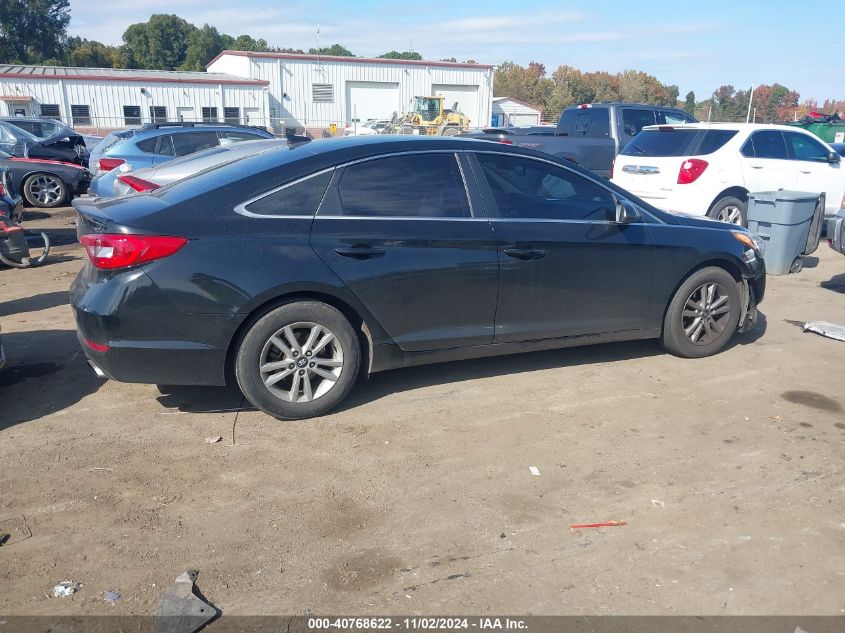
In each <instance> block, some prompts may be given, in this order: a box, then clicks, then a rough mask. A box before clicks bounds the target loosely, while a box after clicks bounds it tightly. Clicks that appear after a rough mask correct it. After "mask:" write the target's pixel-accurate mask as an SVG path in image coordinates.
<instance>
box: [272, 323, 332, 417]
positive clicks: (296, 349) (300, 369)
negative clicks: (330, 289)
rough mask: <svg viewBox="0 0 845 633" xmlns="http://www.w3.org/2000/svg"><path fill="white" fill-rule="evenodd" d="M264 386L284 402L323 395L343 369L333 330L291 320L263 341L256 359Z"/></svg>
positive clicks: (306, 400)
mask: <svg viewBox="0 0 845 633" xmlns="http://www.w3.org/2000/svg"><path fill="white" fill-rule="evenodd" d="M258 369H259V372H260V374H261V380H262V381H263V382H264V386H265V387H267V389H268V390H269V391H270V392H271V393H272V394H273V395H274V396H276V397H277V398H280V399H282V400H284V401H286V402H311V401H312V400H316V399H317V398H320V397H322V396H324V395H326V394H327V393H328V392H329V391H330V390H331V389H332V388H334V386H335V385H336V384H337V380H338V378H340V374H341V372H342V371H343V350H342V349H341V347H340V343H339V342H338V340H337V337H336V336H335V335H334V333H333V332H332V331H331V330H329V329H328V328H326V327H324V326H322V325H320V324H318V323H312V322H309V321H301V322H298V323H291V324H290V325H286V326H285V327H283V328H281V329H280V330H278V331H277V332H276V333H275V334H273V335H272V336H271V337H270V338H269V340H268V341H267V342H266V343H265V344H264V348H263V349H262V350H261V356H260V357H259V361H258Z"/></svg>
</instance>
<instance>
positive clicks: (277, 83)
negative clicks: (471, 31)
mask: <svg viewBox="0 0 845 633" xmlns="http://www.w3.org/2000/svg"><path fill="white" fill-rule="evenodd" d="M208 70H209V71H210V72H215V73H226V74H227V75H234V76H238V77H244V78H248V79H253V80H262V81H265V82H267V83H268V93H269V108H270V116H271V117H272V118H274V119H276V118H278V119H280V121H279V124H278V125H279V126H281V127H314V126H316V127H327V126H329V125H331V124H332V123H334V124H336V125H338V126H342V125H344V124H346V123H350V122H352V121H354V120H356V119H357V120H360V121H366V120H367V119H388V118H390V116H391V115H392V114H393V112H399V113H402V112H405V111H407V110H408V107H409V105H410V103H411V101H412V100H413V98H414V97H417V96H437V95H443V96H444V97H445V104H446V107H452V105H453V104H454V103H455V102H457V103H458V109H459V110H461V111H462V112H463V113H464V114H465V115H466V116H468V117H469V119H470V125H471V126H472V127H486V126H488V125H490V117H491V113H492V99H493V67H492V66H487V65H483V64H460V63H455V62H433V61H413V60H412V61H409V60H399V59H368V58H361V57H326V56H317V55H297V54H288V53H254V52H247V51H223V52H222V53H220V54H219V55H218V56H217V57H216V58H214V59H213V60H212V61H211V63H209V65H208Z"/></svg>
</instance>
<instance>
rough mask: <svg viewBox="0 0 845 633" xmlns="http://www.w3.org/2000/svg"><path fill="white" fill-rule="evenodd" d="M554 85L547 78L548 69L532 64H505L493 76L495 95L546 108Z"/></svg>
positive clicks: (500, 65)
mask: <svg viewBox="0 0 845 633" xmlns="http://www.w3.org/2000/svg"><path fill="white" fill-rule="evenodd" d="M553 88H554V83H553V82H552V80H551V79H549V78H548V77H546V67H545V66H544V65H543V64H539V63H537V62H531V63H530V64H528V66H527V67H524V66H520V65H519V64H515V63H513V62H503V63H501V64H499V65H498V66H497V67H496V71H495V73H494V74H493V94H494V95H496V96H497V97H511V98H513V99H519V100H520V101H524V102H525V103H528V104H530V105H533V106H537V107H540V108H543V107H545V105H546V102H547V100H548V98H549V95H550V93H551V92H552V90H553Z"/></svg>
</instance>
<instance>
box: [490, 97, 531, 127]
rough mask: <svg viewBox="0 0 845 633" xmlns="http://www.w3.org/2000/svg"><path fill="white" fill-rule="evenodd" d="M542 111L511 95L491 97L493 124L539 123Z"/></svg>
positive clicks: (496, 125)
mask: <svg viewBox="0 0 845 633" xmlns="http://www.w3.org/2000/svg"><path fill="white" fill-rule="evenodd" d="M542 113H543V111H542V110H540V108H535V107H534V106H532V105H528V104H527V103H525V102H523V101H519V100H518V99H513V98H512V97H494V98H493V126H494V127H499V126H517V125H540V116H541V115H542Z"/></svg>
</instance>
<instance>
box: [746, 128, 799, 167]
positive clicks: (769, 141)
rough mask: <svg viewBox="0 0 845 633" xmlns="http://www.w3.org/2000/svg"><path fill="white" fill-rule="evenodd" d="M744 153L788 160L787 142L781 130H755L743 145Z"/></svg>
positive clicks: (751, 155) (757, 156)
mask: <svg viewBox="0 0 845 633" xmlns="http://www.w3.org/2000/svg"><path fill="white" fill-rule="evenodd" d="M742 155H743V156H749V157H754V158H770V159H776V160H787V159H788V158H789V156H788V154H787V152H786V143H785V142H784V140H783V134H782V133H781V132H780V131H779V130H761V131H759V132H754V133H753V134H752V135H751V136H750V137H749V139H748V140H747V141H746V142H745V145H743V146H742Z"/></svg>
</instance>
